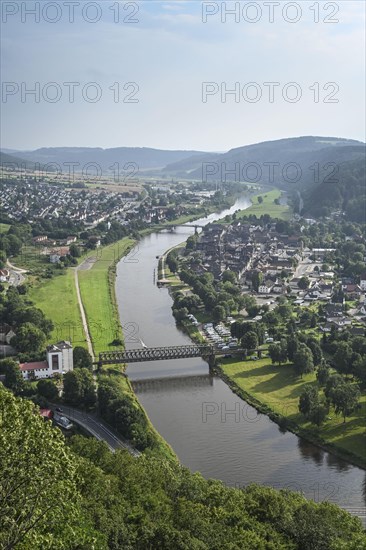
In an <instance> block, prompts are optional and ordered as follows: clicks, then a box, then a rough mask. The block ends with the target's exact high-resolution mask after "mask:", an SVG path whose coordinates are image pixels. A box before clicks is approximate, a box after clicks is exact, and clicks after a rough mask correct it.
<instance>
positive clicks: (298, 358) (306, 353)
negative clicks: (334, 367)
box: [294, 344, 314, 378]
mask: <svg viewBox="0 0 366 550" xmlns="http://www.w3.org/2000/svg"><path fill="white" fill-rule="evenodd" d="M294 365H295V369H296V370H297V372H298V373H299V374H300V377H301V378H302V376H303V374H306V373H308V372H312V371H313V370H314V362H313V354H312V353H311V350H310V349H309V348H308V347H307V346H306V345H305V344H299V347H298V350H297V352H296V353H295V355H294Z"/></svg>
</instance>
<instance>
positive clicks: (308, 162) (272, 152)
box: [164, 136, 365, 189]
mask: <svg viewBox="0 0 366 550" xmlns="http://www.w3.org/2000/svg"><path fill="white" fill-rule="evenodd" d="M364 155H365V145H364V144H363V143H362V142H360V141H356V140H349V139H343V138H333V137H313V136H305V137H298V138H286V139H279V140H276V141H265V142H263V143H256V144H254V145H246V146H244V147H238V148H235V149H231V150H230V151H228V152H227V153H223V154H217V155H210V156H204V155H201V156H195V157H191V158H188V159H183V160H181V161H180V162H177V163H173V164H170V165H168V166H167V167H166V168H165V169H164V171H165V172H166V173H168V174H170V175H174V174H175V175H177V176H178V175H179V176H180V177H183V176H189V177H191V178H197V179H201V178H204V179H207V180H211V181H214V180H216V181H220V180H221V181H225V179H229V180H230V179H234V180H236V181H239V179H240V181H249V182H253V183H262V184H272V185H275V186H277V187H280V188H285V189H293V188H297V189H301V188H304V187H307V186H309V185H311V184H312V183H316V182H317V181H320V177H321V176H323V177H325V176H326V175H329V174H331V172H332V167H331V166H328V167H326V165H327V164H329V163H330V164H332V163H334V164H337V163H341V162H347V161H351V160H357V159H360V158H364ZM316 163H317V164H318V165H319V166H317V164H316ZM207 164H209V165H210V166H209V167H208V169H207V167H206V165H207ZM319 172H320V173H319Z"/></svg>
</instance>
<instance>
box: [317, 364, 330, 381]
mask: <svg viewBox="0 0 366 550" xmlns="http://www.w3.org/2000/svg"><path fill="white" fill-rule="evenodd" d="M329 377H330V371H329V366H328V365H327V363H325V362H322V363H321V364H320V365H319V367H318V370H317V372H316V379H317V381H318V384H319V385H320V386H325V385H326V383H327V382H328V380H329Z"/></svg>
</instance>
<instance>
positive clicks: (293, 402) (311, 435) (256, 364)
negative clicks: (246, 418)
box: [215, 359, 366, 469]
mask: <svg viewBox="0 0 366 550" xmlns="http://www.w3.org/2000/svg"><path fill="white" fill-rule="evenodd" d="M220 363H221V364H220V365H217V366H216V367H215V371H216V372H217V374H218V375H219V376H220V377H221V378H222V380H224V382H225V383H226V384H228V386H229V387H230V388H231V389H232V390H233V392H234V393H235V394H237V395H238V396H239V397H240V398H241V399H243V400H244V401H246V402H247V403H248V404H249V405H251V406H253V407H254V408H255V409H256V410H257V411H258V412H260V413H262V414H266V415H267V416H268V417H269V418H270V419H271V420H272V421H273V422H275V423H276V424H278V425H279V426H280V428H282V429H284V430H288V431H290V432H292V433H294V434H296V435H298V436H299V437H302V438H303V439H305V440H306V441H309V442H310V443H312V444H314V445H317V446H318V447H320V448H322V449H323V450H325V451H327V452H329V453H332V454H333V455H336V456H337V457H338V458H341V459H343V460H345V461H347V462H349V463H351V464H354V465H355V466H358V467H360V468H363V469H366V454H365V449H366V434H365V428H364V419H365V411H366V398H365V395H364V396H363V398H362V405H361V409H360V410H359V411H356V412H355V413H353V414H352V416H351V417H349V418H348V419H347V421H346V423H345V424H344V423H343V420H342V418H341V417H339V416H336V415H335V414H334V411H332V412H331V413H330V414H331V417H330V418H331V420H327V421H326V423H325V425H324V426H322V427H320V428H316V427H314V426H313V425H312V424H310V423H309V422H306V421H304V419H303V418H302V416H301V414H300V413H299V411H298V400H299V396H300V393H301V391H302V389H303V387H304V385H305V384H309V383H315V374H314V373H311V374H308V375H304V377H303V379H299V378H298V377H297V376H296V374H295V372H294V369H293V367H292V365H282V366H281V367H278V366H274V365H272V364H271V363H270V361H269V359H262V360H259V361H233V360H230V359H228V360H223V361H221V362H220Z"/></svg>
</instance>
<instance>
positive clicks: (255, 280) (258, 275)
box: [252, 271, 263, 292]
mask: <svg viewBox="0 0 366 550" xmlns="http://www.w3.org/2000/svg"><path fill="white" fill-rule="evenodd" d="M262 281H263V273H262V272H261V271H254V272H253V275H252V285H253V288H254V290H255V291H256V292H258V290H259V287H260V285H261V284H262Z"/></svg>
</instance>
